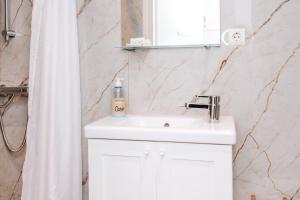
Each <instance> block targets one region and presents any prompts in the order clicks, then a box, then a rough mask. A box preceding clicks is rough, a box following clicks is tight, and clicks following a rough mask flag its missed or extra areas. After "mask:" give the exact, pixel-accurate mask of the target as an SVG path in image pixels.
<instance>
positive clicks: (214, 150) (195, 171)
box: [158, 143, 232, 200]
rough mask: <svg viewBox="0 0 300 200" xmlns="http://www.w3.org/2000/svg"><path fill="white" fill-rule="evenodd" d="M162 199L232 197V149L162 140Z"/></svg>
mask: <svg viewBox="0 0 300 200" xmlns="http://www.w3.org/2000/svg"><path fill="white" fill-rule="evenodd" d="M158 149H159V155H160V162H159V165H158V167H159V168H160V170H159V172H160V175H159V181H158V200H187V199H188V200H199V199H205V200H220V199H222V200H232V148H231V146H223V145H205V144H180V143H160V144H159V146H158Z"/></svg>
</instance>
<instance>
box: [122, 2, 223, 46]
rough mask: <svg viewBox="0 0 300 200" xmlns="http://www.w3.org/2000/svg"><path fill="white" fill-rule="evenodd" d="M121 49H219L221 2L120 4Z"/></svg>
mask: <svg viewBox="0 0 300 200" xmlns="http://www.w3.org/2000/svg"><path fill="white" fill-rule="evenodd" d="M121 4H122V5H121V13H122V47H123V48H125V49H130V48H133V49H135V48H171V47H203V46H220V0H121Z"/></svg>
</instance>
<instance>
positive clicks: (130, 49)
mask: <svg viewBox="0 0 300 200" xmlns="http://www.w3.org/2000/svg"><path fill="white" fill-rule="evenodd" d="M220 46H221V45H220V44H199V45H162V46H117V47H116V48H121V49H123V50H127V51H135V50H137V49H172V48H211V47H220Z"/></svg>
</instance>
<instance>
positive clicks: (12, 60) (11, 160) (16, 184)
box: [0, 0, 32, 200]
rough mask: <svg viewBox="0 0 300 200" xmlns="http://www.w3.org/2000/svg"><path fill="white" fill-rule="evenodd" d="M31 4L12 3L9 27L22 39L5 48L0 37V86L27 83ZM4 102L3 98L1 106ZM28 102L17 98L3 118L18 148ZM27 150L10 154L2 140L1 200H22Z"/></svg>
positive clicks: (0, 6)
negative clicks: (22, 177) (23, 172)
mask: <svg viewBox="0 0 300 200" xmlns="http://www.w3.org/2000/svg"><path fill="white" fill-rule="evenodd" d="M0 10H1V11H0V27H1V31H2V28H3V27H4V1H1V3H0ZM31 10H32V3H31V1H30V0H16V1H9V11H10V26H11V29H12V30H15V31H16V32H18V33H19V34H21V36H19V37H16V38H15V39H13V40H11V42H10V43H9V44H6V43H5V41H4V39H3V38H2V35H1V37H0V85H6V86H17V85H20V84H24V83H27V79H28V64H29V43H30V24H31ZM4 100H5V99H4V98H2V97H1V98H0V103H1V104H2V103H3V101H4ZM26 119H27V98H24V97H18V98H17V99H16V100H15V102H14V103H13V105H12V106H11V107H10V109H9V110H7V112H6V114H5V115H4V119H3V121H4V125H5V130H6V133H7V137H8V140H9V142H10V144H11V145H13V146H18V145H19V144H20V143H21V141H22V139H23V136H24V131H25V127H26ZM24 155H25V150H23V151H22V152H20V153H16V154H11V153H9V152H8V151H7V149H6V147H5V145H4V141H3V138H2V135H1V136H0V177H1V178H0V200H19V199H20V198H21V197H20V194H21V188H22V187H21V186H22V179H21V174H22V167H23V161H24Z"/></svg>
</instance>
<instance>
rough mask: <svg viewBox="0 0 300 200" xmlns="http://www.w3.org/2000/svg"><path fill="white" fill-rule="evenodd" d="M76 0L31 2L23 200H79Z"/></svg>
mask: <svg viewBox="0 0 300 200" xmlns="http://www.w3.org/2000/svg"><path fill="white" fill-rule="evenodd" d="M76 23H77V19H76V0H34V2H33V13H32V32H31V50H30V74H29V107H28V108H29V111H28V115H29V122H28V135H27V152H26V157H25V164H24V168H23V190H22V200H80V199H81V198H82V191H81V190H82V189H81V188H82V187H81V184H82V175H81V174H82V171H81V119H80V114H81V110H80V78H79V77H80V74H79V62H78V60H79V56H78V38H77V24H76Z"/></svg>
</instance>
